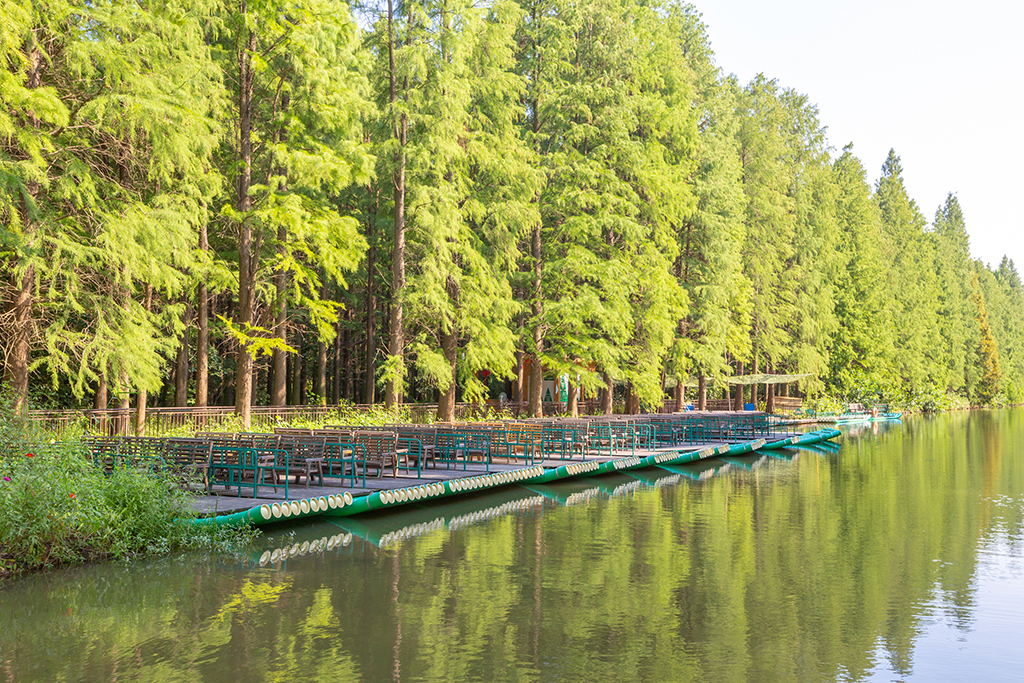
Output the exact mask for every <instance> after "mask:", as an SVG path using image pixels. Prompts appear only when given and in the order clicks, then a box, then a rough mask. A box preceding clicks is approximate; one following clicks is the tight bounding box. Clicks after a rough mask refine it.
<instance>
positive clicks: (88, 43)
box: [0, 2, 221, 405]
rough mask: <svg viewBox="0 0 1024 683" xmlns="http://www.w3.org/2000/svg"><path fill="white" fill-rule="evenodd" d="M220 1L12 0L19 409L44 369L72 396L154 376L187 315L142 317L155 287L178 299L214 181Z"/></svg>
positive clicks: (8, 38) (8, 291)
mask: <svg viewBox="0 0 1024 683" xmlns="http://www.w3.org/2000/svg"><path fill="white" fill-rule="evenodd" d="M211 9H212V8H211V6H209V5H204V4H203V3H201V2H195V3H192V4H190V6H189V11H188V12H185V13H179V12H177V11H171V8H169V7H168V6H167V5H166V4H165V3H163V2H157V3H155V4H140V3H135V2H129V3H113V2H99V3H90V4H89V5H87V6H81V5H79V4H76V3H61V2H58V3H47V4H46V5H27V6H19V7H13V6H11V5H10V4H7V5H5V6H4V13H5V16H4V21H3V22H2V23H3V25H4V29H3V30H4V32H5V33H4V36H3V38H4V39H3V42H2V49H3V50H4V53H5V54H4V56H5V58H6V63H7V64H8V66H9V68H10V70H9V71H8V72H6V74H7V75H6V77H5V78H3V79H2V83H0V129H2V130H3V131H4V133H5V135H4V138H3V143H2V144H0V178H2V182H0V214H2V216H3V220H4V225H5V232H4V236H5V242H6V245H5V247H4V249H5V258H6V260H7V263H8V273H9V275H8V276H7V277H6V278H5V291H4V301H5V308H6V309H7V310H8V311H10V313H11V315H10V316H8V318H9V320H10V323H11V324H10V325H9V326H8V327H7V328H6V329H5V344H4V347H5V349H7V350H8V352H7V353H6V355H5V376H6V377H7V379H8V381H9V382H10V384H11V386H12V387H13V389H14V391H15V395H16V397H17V398H16V403H17V404H19V405H20V404H22V403H23V402H24V399H25V396H26V392H27V384H28V372H29V370H30V368H31V367H33V366H37V365H38V366H45V367H46V368H47V369H48V371H49V372H50V375H51V377H52V379H53V382H54V384H56V383H57V382H58V380H59V379H60V378H66V379H68V380H69V382H70V385H71V388H72V390H73V391H74V392H75V393H76V394H77V395H81V394H82V393H83V392H84V391H85V389H86V387H87V386H89V385H91V384H93V383H95V385H96V386H97V389H98V391H97V394H98V395H104V394H105V393H106V387H107V382H108V381H109V380H116V386H115V390H114V393H115V394H117V395H119V396H121V397H122V401H124V400H126V397H127V394H128V392H129V391H130V390H131V389H133V388H136V389H138V390H140V392H145V391H147V390H151V389H156V388H158V387H159V386H160V384H161V379H160V370H161V366H162V365H163V363H164V357H165V356H166V355H169V354H170V353H171V351H172V349H173V347H174V342H175V337H176V336H177V333H178V331H179V330H180V327H181V323H180V317H181V315H180V313H181V309H180V307H179V306H174V305H163V306H161V307H159V308H158V309H156V310H152V311H150V310H147V309H146V307H145V305H144V304H145V300H146V299H148V297H147V296H146V294H147V293H148V292H149V291H150V288H152V289H154V290H155V291H157V292H160V293H163V294H164V295H165V296H166V297H167V300H173V299H174V298H176V297H177V296H178V294H179V293H180V292H181V290H182V287H183V285H184V282H185V278H184V273H185V272H186V271H187V269H188V268H189V267H190V266H191V265H192V254H193V251H194V250H193V249H192V245H193V244H194V241H195V235H196V228H197V226H198V224H199V223H200V222H201V221H202V220H203V219H204V217H203V213H204V212H203V210H202V206H203V204H204V202H205V201H206V200H207V199H208V198H209V197H210V196H212V194H213V193H214V192H215V191H216V190H217V187H218V183H219V181H218V177H217V175H216V174H207V173H205V170H206V163H207V160H208V159H209V156H210V153H211V150H212V149H213V147H214V146H215V145H216V142H217V136H218V133H219V130H218V126H217V123H216V121H215V119H214V114H215V113H216V111H217V108H218V107H219V106H220V102H221V100H220V95H221V90H220V88H219V83H218V74H217V72H216V69H215V67H214V64H213V61H212V59H211V55H210V50H209V48H208V46H207V45H206V43H205V28H206V25H205V22H204V20H205V18H206V17H208V16H209V13H210V11H211ZM8 340H9V341H8ZM33 349H34V350H35V351H36V352H37V353H36V356H35V358H34V359H33V358H32V355H31V352H32V350H33ZM142 395H144V394H142ZM103 403H104V404H105V400H104V401H103ZM122 405H123V403H122Z"/></svg>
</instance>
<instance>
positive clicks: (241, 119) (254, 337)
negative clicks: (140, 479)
mask: <svg viewBox="0 0 1024 683" xmlns="http://www.w3.org/2000/svg"><path fill="white" fill-rule="evenodd" d="M227 26H228V31H227V32H226V33H225V35H224V36H222V39H221V45H222V46H223V47H224V48H225V49H224V51H223V55H224V60H223V62H222V65H223V68H224V70H225V72H226V73H227V75H228V76H227V78H226V81H227V82H230V83H233V84H235V98H234V100H235V102H237V109H236V111H235V112H234V117H233V120H232V128H233V130H234V133H235V134H234V135H233V136H232V138H231V144H230V146H229V147H228V148H227V149H226V150H225V152H224V155H223V158H224V159H225V162H226V165H227V167H228V168H229V169H231V177H232V180H233V181H234V182H233V187H234V193H233V196H232V197H231V198H230V202H229V204H228V205H227V206H226V207H225V209H224V210H223V211H222V213H223V214H224V216H225V217H226V219H227V220H228V221H229V223H230V224H231V225H232V226H233V229H235V230H237V231H238V233H237V234H238V242H237V244H238V306H237V309H236V314H235V320H234V322H233V323H229V330H230V332H231V333H232V335H233V337H234V338H235V340H236V342H237V344H238V362H237V368H236V371H235V384H236V386H235V410H236V413H237V414H238V415H239V417H240V418H241V421H242V424H243V425H246V426H247V425H248V424H249V419H250V417H249V416H250V405H251V400H252V393H253V356H254V354H255V353H267V352H272V351H273V349H275V348H277V349H280V350H287V351H290V348H289V347H287V345H286V344H284V343H283V341H282V340H281V338H280V337H276V336H274V335H273V333H272V332H271V331H270V330H268V329H266V328H265V327H262V326H260V325H259V322H260V321H258V320H257V319H256V318H255V313H256V307H257V296H258V292H259V288H258V286H257V285H258V284H260V283H262V282H263V281H265V280H266V279H267V278H274V277H275V276H276V277H277V278H278V281H277V282H278V285H279V286H280V288H281V290H282V293H281V296H280V298H279V300H278V306H279V308H278V310H279V311H280V310H282V309H281V306H284V305H285V302H286V301H288V302H292V303H293V304H294V305H297V306H300V307H302V308H304V309H305V310H306V312H307V313H308V315H309V319H310V321H311V323H312V325H313V327H314V329H315V330H316V331H317V333H318V334H319V335H320V337H321V338H322V339H324V340H330V339H333V335H334V333H335V328H334V323H335V322H336V319H337V305H336V304H335V303H333V302H330V301H325V300H324V299H322V298H321V296H320V292H321V284H322V279H321V275H320V273H321V269H322V272H323V273H325V275H326V276H327V277H329V278H332V279H334V280H335V281H337V282H339V283H341V284H344V273H345V272H347V271H351V270H354V269H355V267H356V266H357V264H358V259H359V257H360V255H361V254H362V252H363V250H364V249H365V247H366V242H365V240H364V239H363V238H362V236H361V235H359V233H358V230H357V221H356V220H355V219H354V218H352V217H350V216H343V215H341V214H340V213H339V212H338V207H337V204H336V197H337V194H338V193H339V192H340V191H342V190H343V189H345V188H346V187H348V186H349V185H351V184H352V183H353V182H359V181H362V182H365V181H366V180H367V179H368V177H369V172H370V164H369V162H370V160H369V158H368V157H367V155H366V154H365V151H364V149H363V147H362V144H361V142H362V134H361V117H360V114H361V112H362V111H363V109H364V108H365V106H364V104H363V92H364V76H363V73H362V71H361V68H360V64H359V57H358V41H357V35H356V27H355V23H354V22H353V20H352V18H351V17H350V16H349V14H348V13H347V12H344V13H342V12H338V11H337V10H336V8H334V7H333V6H331V5H328V4H327V3H324V2H321V1H320V0H303V1H302V2H297V3H286V4H283V5H282V4H275V3H270V4H263V3H253V4H250V3H249V2H248V0H242V2H241V4H240V5H239V6H238V9H237V11H236V12H234V13H233V14H231V15H230V17H229V21H228V22H227ZM282 228H283V229H282ZM264 251H266V252H267V253H265V254H264V253H263V252H264ZM282 274H287V276H288V277H287V281H286V283H282ZM285 289H287V291H288V293H287V296H285V295H284V290H285ZM275 322H276V321H275Z"/></svg>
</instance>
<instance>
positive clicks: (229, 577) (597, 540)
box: [0, 410, 1024, 683]
mask: <svg viewBox="0 0 1024 683" xmlns="http://www.w3.org/2000/svg"><path fill="white" fill-rule="evenodd" d="M839 442H840V443H841V444H842V449H841V450H840V451H839V453H838V454H835V455H830V454H823V453H817V452H814V451H810V450H800V451H784V452H778V454H779V455H781V456H783V457H761V458H758V457H756V456H747V457H743V458H737V459H735V460H733V461H731V462H728V463H726V462H722V461H714V463H708V464H706V465H703V466H702V467H698V468H691V469H682V471H681V473H670V472H667V471H664V470H653V469H652V470H645V471H643V472H640V473H636V475H635V476H626V475H619V476H615V477H612V478H596V479H588V480H583V481H579V482H569V483H567V484H564V485H560V486H550V487H547V488H542V487H537V488H536V489H535V490H527V489H524V488H517V487H511V488H508V489H505V490H502V491H499V492H495V493H493V494H491V495H487V496H477V497H471V498H469V497H468V498H463V499H460V500H459V501H458V502H456V503H451V504H437V505H435V506H432V507H420V508H417V509H415V510H411V511H408V512H404V513H402V514H400V515H392V516H389V517H375V518H359V519H353V520H349V521H339V524H343V525H344V526H339V524H334V523H328V522H319V523H315V524H314V523H307V524H302V525H298V526H293V527H291V528H289V529H287V530H284V531H275V532H274V533H273V534H271V535H268V536H267V537H266V538H264V539H261V540H260V541H259V545H260V547H259V548H258V549H256V550H254V552H253V553H252V556H251V557H250V558H228V557H217V556H197V555H190V556H185V557H175V558H165V559H160V560H157V561H147V562H140V563H135V564H130V565H125V564H106V565H99V566H92V567H87V568H82V569H76V570H72V571H63V572H56V573H50V574H47V575H40V576H34V577H30V578H28V579H26V580H22V581H19V582H16V583H13V584H9V585H7V586H5V587H4V588H2V589H0V681H4V680H10V681H16V682H18V683H23V682H29V681H104V682H106V681H136V680H142V681H159V682H164V681H188V682H189V683H194V682H196V681H217V682H220V681H246V682H249V681H389V680H395V681H399V680H400V681H588V682H589V681H614V682H616V683H620V682H621V681H835V680H839V681H848V680H856V681H861V680H870V681H874V680H878V681H892V680H900V681H911V680H913V681H964V680H972V681H1011V680H1013V681H1019V680H1024V646H1022V645H1021V643H1022V642H1024V544H1022V529H1024V452H1022V450H1024V410H1006V411H993V412H976V413H971V414H953V415H944V416H939V417H934V418H929V417H915V418H910V419H908V420H906V421H904V423H902V424H892V425H889V424H877V425H874V426H870V427H867V428H863V427H861V428H857V427H854V428H848V429H846V433H845V435H844V437H842V438H841V439H840V441H839ZM268 550H269V551H272V554H274V555H275V560H276V561H273V562H269V561H268V562H266V563H265V564H263V565H260V563H259V559H260V557H261V555H263V554H264V553H265V552H266V551H268ZM273 551H277V552H276V554H275V553H273ZM282 557H283V558H286V559H282Z"/></svg>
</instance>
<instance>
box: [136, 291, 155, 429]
mask: <svg viewBox="0 0 1024 683" xmlns="http://www.w3.org/2000/svg"><path fill="white" fill-rule="evenodd" d="M142 307H143V308H144V309H145V310H146V313H147V315H148V314H149V313H150V312H151V311H152V310H153V285H149V284H147V285H146V287H145V294H144V295H143V300H142ZM146 399H147V392H146V390H145V389H139V393H138V396H137V398H136V402H135V436H145V435H146Z"/></svg>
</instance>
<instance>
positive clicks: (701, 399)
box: [697, 375, 708, 410]
mask: <svg viewBox="0 0 1024 683" xmlns="http://www.w3.org/2000/svg"><path fill="white" fill-rule="evenodd" d="M707 409H708V378H707V377H705V376H704V375H700V376H698V377H697V410H707Z"/></svg>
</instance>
